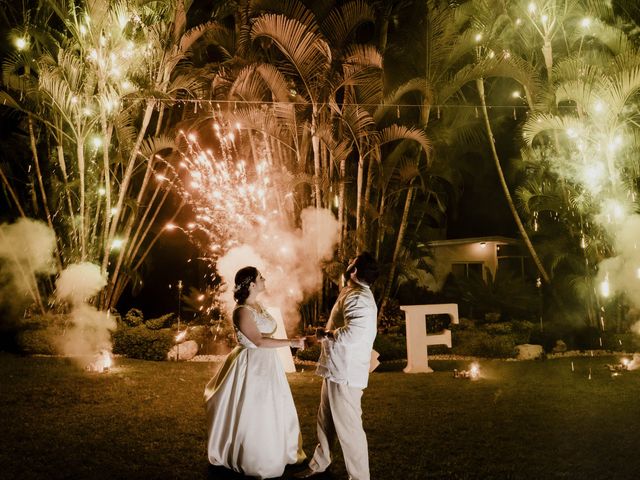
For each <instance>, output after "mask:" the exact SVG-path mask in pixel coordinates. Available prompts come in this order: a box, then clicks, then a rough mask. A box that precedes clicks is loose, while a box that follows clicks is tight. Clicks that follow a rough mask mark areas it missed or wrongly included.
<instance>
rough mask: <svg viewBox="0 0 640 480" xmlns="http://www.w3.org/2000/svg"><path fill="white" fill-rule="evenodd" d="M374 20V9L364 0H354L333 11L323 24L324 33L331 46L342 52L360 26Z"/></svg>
mask: <svg viewBox="0 0 640 480" xmlns="http://www.w3.org/2000/svg"><path fill="white" fill-rule="evenodd" d="M374 20H375V13H374V11H373V8H371V7H370V6H369V5H368V4H367V3H366V2H364V1H363V0H353V1H350V2H347V3H345V4H344V5H341V6H340V7H338V8H334V9H333V10H331V12H329V16H328V17H327V18H326V19H325V21H324V22H323V23H322V31H323V33H324V34H325V36H326V38H327V39H328V40H329V44H330V45H331V46H332V47H333V48H334V49H337V50H341V49H342V48H343V47H344V46H345V45H346V43H347V41H348V40H349V38H350V37H351V36H352V35H353V34H354V33H355V31H356V29H357V28H358V27H359V26H360V25H362V24H364V23H367V22H373V21H374Z"/></svg>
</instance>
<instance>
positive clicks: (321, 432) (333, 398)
mask: <svg viewBox="0 0 640 480" xmlns="http://www.w3.org/2000/svg"><path fill="white" fill-rule="evenodd" d="M361 399H362V389H361V388H353V387H349V386H347V385H341V384H338V383H334V382H332V381H330V380H327V379H325V380H324V381H323V382H322V393H321V394H320V407H319V408H318V446H317V447H316V451H315V452H314V454H313V458H312V459H311V462H309V468H311V470H314V471H316V472H324V471H325V470H326V469H327V467H328V466H329V464H330V463H331V447H332V445H333V444H334V443H335V440H336V437H337V438H338V440H339V441H340V447H342V454H343V456H344V463H345V466H346V467H347V473H348V474H349V479H350V480H369V453H368V450H367V436H366V435H365V433H364V429H363V428H362V408H361V405H360V401H361Z"/></svg>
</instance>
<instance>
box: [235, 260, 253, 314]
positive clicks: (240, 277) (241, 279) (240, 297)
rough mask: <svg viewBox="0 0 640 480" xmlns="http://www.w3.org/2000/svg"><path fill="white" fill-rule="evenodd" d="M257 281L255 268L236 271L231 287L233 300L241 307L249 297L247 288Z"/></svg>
mask: <svg viewBox="0 0 640 480" xmlns="http://www.w3.org/2000/svg"><path fill="white" fill-rule="evenodd" d="M257 279H258V269H257V268H256V267H244V268H241V269H240V270H238V272H237V273H236V278H235V286H234V287H233V298H234V299H235V301H236V303H237V304H239V305H242V304H243V303H244V302H245V301H246V300H247V297H248V296H249V286H250V285H251V283H255V281H256V280H257Z"/></svg>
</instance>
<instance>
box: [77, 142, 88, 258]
mask: <svg viewBox="0 0 640 480" xmlns="http://www.w3.org/2000/svg"><path fill="white" fill-rule="evenodd" d="M77 142H78V145H77V146H76V151H77V155H78V178H79V179H80V227H79V229H78V230H79V231H80V259H81V260H82V261H84V260H85V259H86V256H87V234H86V223H87V222H86V221H85V218H84V215H85V162H84V138H83V137H82V136H78V137H77Z"/></svg>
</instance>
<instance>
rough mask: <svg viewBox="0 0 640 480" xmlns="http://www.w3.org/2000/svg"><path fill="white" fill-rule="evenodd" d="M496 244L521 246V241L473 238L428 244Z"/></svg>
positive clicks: (432, 245)
mask: <svg viewBox="0 0 640 480" xmlns="http://www.w3.org/2000/svg"><path fill="white" fill-rule="evenodd" d="M483 242H484V243H495V244H497V245H519V244H520V240H517V239H515V238H509V237H500V236H494V237H473V238H453V239H450V240H433V241H431V242H427V245H428V246H429V247H448V246H452V245H467V244H470V243H483Z"/></svg>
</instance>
